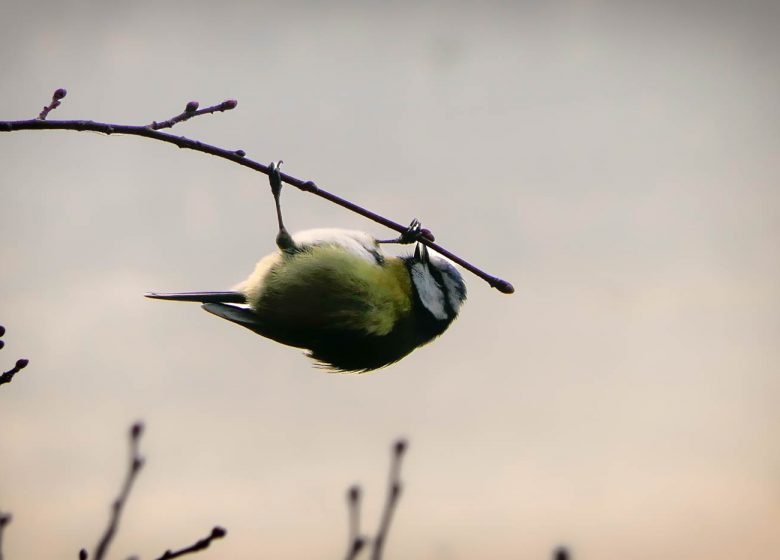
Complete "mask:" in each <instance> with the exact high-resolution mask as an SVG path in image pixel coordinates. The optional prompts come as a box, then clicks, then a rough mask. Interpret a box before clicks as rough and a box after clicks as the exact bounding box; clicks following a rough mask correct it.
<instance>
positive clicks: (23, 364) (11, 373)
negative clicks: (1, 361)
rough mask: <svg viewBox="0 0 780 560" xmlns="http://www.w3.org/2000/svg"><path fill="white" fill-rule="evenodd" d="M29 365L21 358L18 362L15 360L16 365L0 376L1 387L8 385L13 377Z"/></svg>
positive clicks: (27, 361)
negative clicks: (4, 384)
mask: <svg viewBox="0 0 780 560" xmlns="http://www.w3.org/2000/svg"><path fill="white" fill-rule="evenodd" d="M29 363H30V361H29V360H27V359H25V358H21V359H19V360H16V364H15V365H14V367H13V368H12V369H9V370H8V371H6V372H3V373H2V375H0V385H2V384H3V383H10V382H11V380H12V379H13V378H14V375H16V374H17V373H19V372H20V371H21V370H23V369H24V368H26V367H27V364H29Z"/></svg>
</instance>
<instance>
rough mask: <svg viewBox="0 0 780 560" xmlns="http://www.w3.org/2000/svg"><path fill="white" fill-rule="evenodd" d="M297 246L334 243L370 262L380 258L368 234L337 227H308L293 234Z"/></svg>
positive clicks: (378, 249)
mask: <svg viewBox="0 0 780 560" xmlns="http://www.w3.org/2000/svg"><path fill="white" fill-rule="evenodd" d="M293 241H295V244H296V245H297V246H299V247H306V246H311V245H336V246H339V247H342V248H344V249H346V250H347V251H349V252H350V253H352V254H354V255H356V256H358V257H361V258H363V259H366V260H367V261H370V262H372V263H373V262H376V261H377V255H379V257H380V259H381V257H382V251H381V249H380V248H379V246H378V245H377V243H376V239H374V238H373V237H372V236H371V235H370V234H368V233H365V232H363V231H358V230H351V229H338V228H320V229H308V230H305V231H301V232H298V233H296V234H294V235H293Z"/></svg>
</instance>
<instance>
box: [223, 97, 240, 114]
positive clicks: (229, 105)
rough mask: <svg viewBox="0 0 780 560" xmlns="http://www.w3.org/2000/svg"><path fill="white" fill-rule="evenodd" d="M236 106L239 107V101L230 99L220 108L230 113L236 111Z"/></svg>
mask: <svg viewBox="0 0 780 560" xmlns="http://www.w3.org/2000/svg"><path fill="white" fill-rule="evenodd" d="M236 106H238V101H236V100H235V99H228V100H227V101H223V102H222V104H221V105H220V108H221V109H222V110H223V111H230V110H231V109H235V108H236Z"/></svg>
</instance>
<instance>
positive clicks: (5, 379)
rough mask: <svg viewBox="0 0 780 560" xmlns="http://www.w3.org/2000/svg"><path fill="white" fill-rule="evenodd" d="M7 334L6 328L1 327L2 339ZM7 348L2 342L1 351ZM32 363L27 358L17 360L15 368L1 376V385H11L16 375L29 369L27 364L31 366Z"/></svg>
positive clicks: (0, 341)
mask: <svg viewBox="0 0 780 560" xmlns="http://www.w3.org/2000/svg"><path fill="white" fill-rule="evenodd" d="M4 334H5V327H4V326H2V325H0V337H1V336H3V335H4ZM4 346H5V342H3V341H2V340H0V349H2V348H3V347H4ZM29 363H30V361H29V360H27V359H26V358H21V359H19V360H16V364H14V367H13V368H12V369H9V370H8V371H5V372H3V373H2V374H0V385H3V384H5V383H10V382H11V380H12V379H13V378H14V375H16V374H17V373H19V372H20V371H21V370H23V369H24V368H26V367H27V364H29Z"/></svg>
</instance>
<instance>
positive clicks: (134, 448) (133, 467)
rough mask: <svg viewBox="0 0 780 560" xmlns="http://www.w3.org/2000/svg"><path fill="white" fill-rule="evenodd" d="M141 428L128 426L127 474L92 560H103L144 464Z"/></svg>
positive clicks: (139, 424) (138, 425)
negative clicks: (128, 461)
mask: <svg viewBox="0 0 780 560" xmlns="http://www.w3.org/2000/svg"><path fill="white" fill-rule="evenodd" d="M143 429H144V425H143V424H141V423H140V422H138V423H136V424H133V427H132V428H130V463H129V465H128V469H127V475H126V476H125V481H124V483H123V484H122V489H121V491H120V492H119V496H118V497H117V499H116V501H114V503H113V505H112V506H111V518H110V519H109V522H108V527H106V530H105V532H104V533H103V536H102V537H101V539H100V541H99V542H98V544H97V547H96V548H95V554H94V560H103V558H104V557H105V555H106V552H107V551H108V547H109V545H110V544H111V541H112V540H113V538H114V535H116V532H117V529H118V527H119V520H120V517H121V516H122V509H123V508H124V507H125V503H126V502H127V497H128V496H129V495H130V490H132V488H133V482H135V479H136V476H137V475H138V471H140V470H141V467H143V466H144V460H143V457H141V455H140V454H139V453H138V441H139V440H140V439H141V434H142V433H143ZM79 556H80V557H82V558H83V557H84V556H86V554H85V551H83V550H82V552H81V553H80V554H79Z"/></svg>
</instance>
